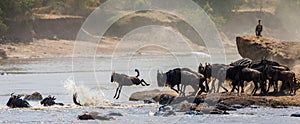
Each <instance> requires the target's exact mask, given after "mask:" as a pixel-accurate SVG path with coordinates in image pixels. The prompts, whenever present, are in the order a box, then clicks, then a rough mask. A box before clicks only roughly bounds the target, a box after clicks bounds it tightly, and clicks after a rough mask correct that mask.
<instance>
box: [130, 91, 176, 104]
mask: <svg viewBox="0 0 300 124" xmlns="http://www.w3.org/2000/svg"><path fill="white" fill-rule="evenodd" d="M162 95H169V96H178V94H177V93H176V92H174V91H160V90H158V89H155V90H149V91H140V92H135V93H133V94H131V95H130V97H129V101H144V100H146V101H148V100H151V99H153V100H155V101H156V102H159V100H160V98H161V96H162Z"/></svg>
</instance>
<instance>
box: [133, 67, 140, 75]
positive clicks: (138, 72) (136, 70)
mask: <svg viewBox="0 0 300 124" xmlns="http://www.w3.org/2000/svg"><path fill="white" fill-rule="evenodd" d="M134 71H135V72H136V73H137V75H136V77H139V76H140V71H139V70H138V69H135V70H134Z"/></svg>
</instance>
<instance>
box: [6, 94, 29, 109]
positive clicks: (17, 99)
mask: <svg viewBox="0 0 300 124" xmlns="http://www.w3.org/2000/svg"><path fill="white" fill-rule="evenodd" d="M6 105H7V106H8V107H10V108H29V107H31V106H30V105H29V103H28V102H27V101H25V100H23V99H21V96H20V95H14V93H12V94H10V98H9V100H8V102H7V103H6Z"/></svg>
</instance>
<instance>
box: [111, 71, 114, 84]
mask: <svg viewBox="0 0 300 124" xmlns="http://www.w3.org/2000/svg"><path fill="white" fill-rule="evenodd" d="M114 76H115V72H113V73H112V74H111V76H110V82H114Z"/></svg>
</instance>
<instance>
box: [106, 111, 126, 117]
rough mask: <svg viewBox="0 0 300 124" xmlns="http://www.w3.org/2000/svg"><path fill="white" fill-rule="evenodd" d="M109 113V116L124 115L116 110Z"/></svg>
mask: <svg viewBox="0 0 300 124" xmlns="http://www.w3.org/2000/svg"><path fill="white" fill-rule="evenodd" d="M107 115H108V116H123V115H122V114H121V113H115V112H112V113H109V114H107Z"/></svg>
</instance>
